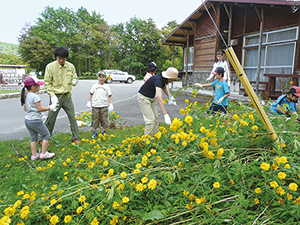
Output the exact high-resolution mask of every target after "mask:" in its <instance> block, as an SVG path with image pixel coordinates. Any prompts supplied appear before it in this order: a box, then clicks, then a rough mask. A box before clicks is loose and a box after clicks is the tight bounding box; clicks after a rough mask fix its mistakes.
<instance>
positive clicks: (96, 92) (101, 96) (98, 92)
mask: <svg viewBox="0 0 300 225" xmlns="http://www.w3.org/2000/svg"><path fill="white" fill-rule="evenodd" d="M90 93H91V94H92V95H93V97H92V107H105V106H107V103H108V102H107V97H108V96H111V95H112V93H111V90H110V87H109V86H108V85H106V84H99V83H95V84H93V86H92V88H91V90H90Z"/></svg>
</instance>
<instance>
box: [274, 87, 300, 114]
mask: <svg viewBox="0 0 300 225" xmlns="http://www.w3.org/2000/svg"><path fill="white" fill-rule="evenodd" d="M299 96H300V87H297V86H292V87H291V88H290V90H289V92H288V93H286V94H285V95H281V96H279V97H278V99H277V100H276V101H275V102H274V103H273V104H272V105H271V107H270V108H269V109H270V111H271V112H272V113H273V114H275V115H279V116H280V115H287V116H288V115H289V114H288V113H289V111H290V110H291V111H292V113H293V114H296V115H297V112H296V103H297V101H298V98H299Z"/></svg>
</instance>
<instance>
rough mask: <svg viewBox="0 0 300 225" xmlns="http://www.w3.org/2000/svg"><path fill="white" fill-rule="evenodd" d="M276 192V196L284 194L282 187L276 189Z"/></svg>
mask: <svg viewBox="0 0 300 225" xmlns="http://www.w3.org/2000/svg"><path fill="white" fill-rule="evenodd" d="M277 192H278V194H280V195H284V194H285V191H284V190H283V188H282V187H279V188H277Z"/></svg>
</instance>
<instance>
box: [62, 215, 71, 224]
mask: <svg viewBox="0 0 300 225" xmlns="http://www.w3.org/2000/svg"><path fill="white" fill-rule="evenodd" d="M71 220H72V216H70V215H67V216H65V219H64V221H65V223H70V222H71Z"/></svg>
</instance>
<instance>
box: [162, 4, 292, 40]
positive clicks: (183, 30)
mask: <svg viewBox="0 0 300 225" xmlns="http://www.w3.org/2000/svg"><path fill="white" fill-rule="evenodd" d="M213 3H221V4H225V3H227V4H233V5H240V4H249V6H252V5H253V4H255V5H270V7H276V6H277V5H290V6H293V5H294V4H295V1H293V0H251V1H250V0H222V2H220V0H202V3H201V4H200V6H199V7H198V8H197V9H196V10H195V11H194V12H192V14H190V15H189V16H188V17H187V18H186V19H185V20H184V21H183V22H182V23H181V24H180V25H179V26H178V27H177V28H176V29H175V30H173V31H172V33H171V34H170V35H169V36H168V37H166V38H165V40H163V42H162V44H163V45H169V44H171V45H172V44H173V45H175V46H182V45H185V44H186V42H187V34H189V37H190V39H191V38H193V37H194V30H195V22H196V21H197V20H198V19H199V18H200V17H201V16H202V15H203V14H204V13H206V9H205V7H204V4H205V5H206V7H207V8H208V9H209V8H211V7H212V4H213ZM296 3H297V1H296Z"/></svg>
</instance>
